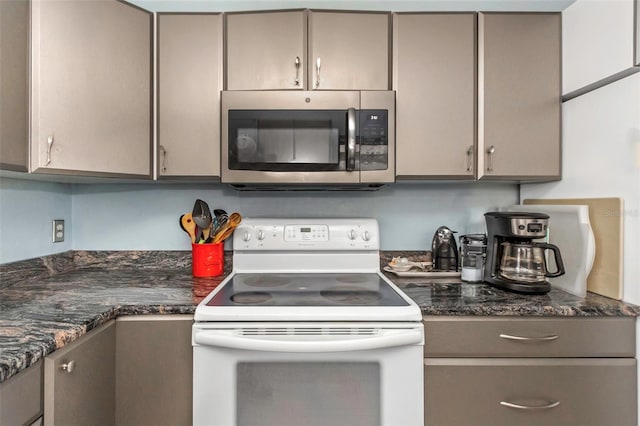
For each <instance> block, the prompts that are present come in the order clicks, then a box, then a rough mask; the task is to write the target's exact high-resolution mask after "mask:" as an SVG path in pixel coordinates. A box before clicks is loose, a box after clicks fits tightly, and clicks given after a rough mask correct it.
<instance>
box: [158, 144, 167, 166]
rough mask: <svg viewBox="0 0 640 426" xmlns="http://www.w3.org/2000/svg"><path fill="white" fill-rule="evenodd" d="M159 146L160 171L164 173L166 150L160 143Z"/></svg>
mask: <svg viewBox="0 0 640 426" xmlns="http://www.w3.org/2000/svg"><path fill="white" fill-rule="evenodd" d="M159 148H160V156H161V157H162V161H161V165H160V171H161V172H162V173H166V172H167V150H166V149H165V148H164V146H162V145H160V146H159Z"/></svg>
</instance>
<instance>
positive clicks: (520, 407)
mask: <svg viewBox="0 0 640 426" xmlns="http://www.w3.org/2000/svg"><path fill="white" fill-rule="evenodd" d="M500 405H502V406H503V407H509V408H515V409H518V410H527V411H530V410H548V409H550V408H556V407H557V406H558V405H560V401H551V402H549V403H548V404H544V405H522V404H514V403H513V402H508V401H500Z"/></svg>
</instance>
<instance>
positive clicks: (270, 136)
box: [221, 91, 360, 183]
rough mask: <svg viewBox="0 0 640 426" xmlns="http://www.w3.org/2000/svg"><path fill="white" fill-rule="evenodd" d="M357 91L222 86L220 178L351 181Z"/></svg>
mask: <svg viewBox="0 0 640 426" xmlns="http://www.w3.org/2000/svg"><path fill="white" fill-rule="evenodd" d="M359 106H360V93H359V92H349V91H345V92H291V91H289V92H277V91H272V92H263V91H261V92H251V91H248V92H247V91H243V92H223V93H222V171H221V178H222V182H224V183H327V182H330V183H331V182H336V183H338V182H339V183H357V182H359V181H360V173H359V171H358V150H357V145H356V143H357V123H358V119H357V110H358V108H359Z"/></svg>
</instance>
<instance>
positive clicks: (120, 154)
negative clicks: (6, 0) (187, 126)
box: [30, 0, 153, 177]
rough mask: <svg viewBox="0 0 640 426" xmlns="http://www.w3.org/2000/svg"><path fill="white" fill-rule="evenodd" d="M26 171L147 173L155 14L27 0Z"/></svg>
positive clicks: (103, 2)
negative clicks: (29, 72)
mask: <svg viewBox="0 0 640 426" xmlns="http://www.w3.org/2000/svg"><path fill="white" fill-rule="evenodd" d="M31 9H32V10H31V12H32V13H31V25H32V39H31V49H32V50H31V64H32V75H31V78H32V87H31V165H30V166H31V167H30V168H31V171H34V172H44V173H67V174H82V175H103V174H115V175H125V176H138V177H139V176H142V177H150V176H151V112H152V84H151V83H152V65H153V63H152V48H151V47H152V26H153V16H152V13H150V12H147V11H145V10H142V9H139V8H137V7H135V6H133V5H130V4H128V3H125V2H121V1H116V0H96V1H82V0H70V1H64V2H62V1H43V0H34V1H33V2H32V3H31Z"/></svg>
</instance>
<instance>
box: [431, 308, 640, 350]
mask: <svg viewBox="0 0 640 426" xmlns="http://www.w3.org/2000/svg"><path fill="white" fill-rule="evenodd" d="M424 324H425V345H424V351H425V357H543V358H544V357H553V358H556V357H567V358H572V357H634V356H635V318H631V317H613V318H612V317H610V318H603V317H598V318H558V317H556V318H530V317H529V318H522V317H519V318H503V317H500V318H496V317H489V318H488V317H479V318H475V317H464V318H452V317H446V318H444V317H425V321H424Z"/></svg>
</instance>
